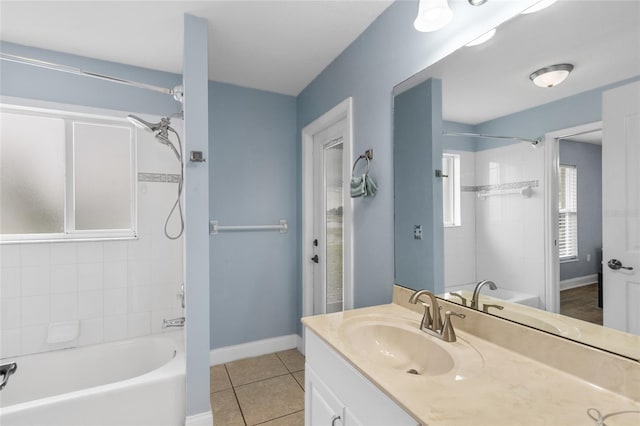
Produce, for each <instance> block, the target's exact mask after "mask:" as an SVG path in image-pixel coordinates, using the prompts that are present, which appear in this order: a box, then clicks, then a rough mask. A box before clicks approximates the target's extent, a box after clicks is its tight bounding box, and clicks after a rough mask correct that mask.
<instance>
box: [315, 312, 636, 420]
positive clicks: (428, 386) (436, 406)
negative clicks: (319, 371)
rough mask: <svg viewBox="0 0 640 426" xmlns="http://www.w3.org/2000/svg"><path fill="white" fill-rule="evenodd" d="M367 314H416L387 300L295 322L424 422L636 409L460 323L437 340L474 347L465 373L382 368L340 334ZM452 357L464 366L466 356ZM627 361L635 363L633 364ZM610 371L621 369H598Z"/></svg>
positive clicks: (410, 317)
mask: <svg viewBox="0 0 640 426" xmlns="http://www.w3.org/2000/svg"><path fill="white" fill-rule="evenodd" d="M367 316H369V317H371V318H377V319H378V320H380V319H384V318H385V317H387V318H389V319H393V318H399V319H402V320H404V321H405V322H407V321H409V322H412V323H415V325H416V327H418V324H419V322H420V319H421V315H420V314H419V313H417V312H414V311H412V310H409V309H407V308H404V307H402V306H400V305H398V304H394V303H392V304H388V305H380V306H374V307H370V308H363V309H356V310H352V311H345V312H338V313H334V314H329V315H319V316H314V317H306V318H303V320H302V321H303V323H304V325H305V326H306V327H308V328H309V329H310V330H312V331H313V332H314V333H316V334H317V335H318V336H320V337H321V338H322V339H323V340H324V341H325V342H326V343H328V344H329V345H330V346H331V347H333V348H334V349H335V350H336V351H337V352H338V353H339V354H340V355H341V356H342V357H344V358H345V359H346V360H347V361H348V362H349V363H350V364H351V365H353V366H354V367H355V368H356V369H357V370H359V371H360V372H361V373H362V374H363V375H364V376H365V377H367V378H368V379H369V380H370V381H371V382H373V383H374V384H375V385H376V386H377V387H378V388H380V389H381V390H382V391H383V392H384V393H385V394H387V395H388V396H389V397H390V398H391V399H393V400H394V401H396V402H397V403H398V404H399V405H400V406H401V407H403V408H404V409H405V410H406V411H407V412H408V413H410V414H411V415H412V416H413V417H415V418H416V419H418V420H419V421H420V422H421V423H422V424H424V425H461V426H471V425H511V426H513V425H526V426H529V425H531V426H533V425H591V424H594V422H593V420H591V419H590V418H589V417H588V415H587V409H589V408H591V407H594V408H597V409H598V410H599V411H600V412H601V413H602V414H607V413H610V412H614V411H620V410H640V402H639V401H634V400H632V399H630V398H628V397H625V396H623V395H619V394H616V393H614V392H611V391H608V390H605V389H603V388H601V387H598V386H596V385H594V384H591V383H589V382H588V381H585V380H583V379H581V378H578V377H576V376H573V375H570V374H568V373H565V372H563V371H561V370H558V369H555V368H553V367H550V366H548V365H546V364H544V363H542V362H538V361H535V360H533V359H531V358H528V357H525V356H523V355H520V354H518V353H516V352H512V351H510V350H507V349H505V348H503V347H501V346H498V345H495V344H493V343H491V342H489V341H486V340H483V339H481V338H479V337H476V336H474V335H472V334H470V333H466V332H464V331H460V330H457V331H456V334H457V335H458V342H455V343H444V342H442V344H444V345H454V347H455V346H456V345H457V347H460V348H463V347H464V348H469V347H471V348H473V349H475V351H477V353H479V354H480V358H481V362H480V364H478V362H477V361H478V355H477V353H476V354H475V355H471V352H467V354H469V356H471V357H473V358H474V359H473V360H471V359H470V360H469V361H470V362H473V365H474V368H473V371H472V372H470V371H469V370H470V369H469V368H467V369H466V371H464V373H462V374H458V373H457V372H456V371H458V370H456V368H457V367H454V370H453V371H452V372H449V373H447V374H442V375H436V376H420V375H412V374H406V373H404V372H402V371H398V370H397V369H392V368H385V367H381V366H380V365H378V364H376V363H375V362H372V361H371V359H370V358H369V357H367V356H366V355H365V354H362V353H358V352H357V351H354V350H353V347H352V346H351V345H350V343H349V342H348V339H346V337H345V333H344V328H345V324H347V323H349V322H353V321H354V318H356V317H367ZM430 338H432V337H430ZM432 339H433V338H432ZM462 353H464V351H463V352H462ZM603 356H606V355H603ZM463 358H464V356H463ZM458 361H459V362H460V364H459V365H460V366H462V367H464V366H465V359H459V360H458ZM594 368H597V367H594ZM631 368H640V364H638V367H635V366H632V367H631ZM463 370H464V368H463ZM463 370H459V371H463ZM612 373H613V374H625V372H624V371H617V372H607V371H603V372H602V374H612ZM638 386H640V383H638ZM639 419H640V415H638V414H628V415H621V416H616V417H611V418H609V419H607V425H610V426H614V425H634V426H637V425H638V424H640V423H638V420H639Z"/></svg>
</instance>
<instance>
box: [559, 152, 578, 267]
mask: <svg viewBox="0 0 640 426" xmlns="http://www.w3.org/2000/svg"><path fill="white" fill-rule="evenodd" d="M562 169H565V170H573V173H572V174H571V179H573V181H574V182H573V184H574V185H575V188H574V190H573V191H567V190H566V189H565V190H564V191H563V190H562V188H560V187H559V188H558V201H560V200H561V194H563V193H564V194H565V197H570V196H571V193H573V195H574V196H575V199H574V200H573V201H572V202H567V201H565V206H568V205H573V206H575V207H574V208H565V209H560V208H558V257H559V259H560V263H566V262H577V261H578V259H579V257H578V168H577V166H575V165H569V164H560V168H559V173H558V183H559V184H560V178H559V176H560V174H561V172H560V171H561V170H562ZM566 185H571V182H567V181H566V180H565V186H566ZM559 204H560V203H558V206H559ZM569 216H573V221H572V223H571V224H569V226H572V227H573V228H574V229H573V231H572V232H570V233H569V235H574V236H575V237H574V241H573V242H568V243H567V242H564V243H563V241H562V234H561V232H562V226H561V225H560V223H561V222H562V220H563V217H569ZM565 221H566V219H565ZM567 245H571V247H569V248H568V250H569V252H568V253H564V254H563V250H562V247H563V246H564V247H566V246H567ZM566 251H567V250H565V252H566Z"/></svg>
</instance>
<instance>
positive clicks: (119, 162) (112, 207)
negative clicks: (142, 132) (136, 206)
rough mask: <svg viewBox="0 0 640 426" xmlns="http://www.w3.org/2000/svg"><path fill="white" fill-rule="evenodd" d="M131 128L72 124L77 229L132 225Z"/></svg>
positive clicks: (113, 227)
mask: <svg viewBox="0 0 640 426" xmlns="http://www.w3.org/2000/svg"><path fill="white" fill-rule="evenodd" d="M131 148H132V147H131V129H130V128H128V127H119V126H111V125H100V124H94V123H78V122H76V123H74V125H73V153H74V160H73V164H74V188H75V191H74V195H75V228H76V230H96V229H129V228H131V198H132V197H131V195H132V194H131V163H130V159H131Z"/></svg>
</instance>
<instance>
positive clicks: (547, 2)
mask: <svg viewBox="0 0 640 426" xmlns="http://www.w3.org/2000/svg"><path fill="white" fill-rule="evenodd" d="M556 1H558V0H542V1H539V2H538V3H536V4H534V5H533V6H531V7H530V8H528V9H525V11H524V12H522V14H523V15H528V14H529V13H536V12H539V11H541V10H542V9H546V8H547V7H549V6H551V5H552V4H554V3H555V2H556Z"/></svg>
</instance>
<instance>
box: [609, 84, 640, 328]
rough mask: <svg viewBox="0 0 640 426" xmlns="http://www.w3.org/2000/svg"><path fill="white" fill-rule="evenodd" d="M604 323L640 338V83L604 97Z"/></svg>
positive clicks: (614, 90) (620, 88) (624, 87)
mask: <svg viewBox="0 0 640 426" xmlns="http://www.w3.org/2000/svg"><path fill="white" fill-rule="evenodd" d="M602 112H603V120H602V124H603V141H602V185H603V191H602V193H603V198H602V209H603V212H602V217H603V226H602V238H603V273H604V283H603V310H604V311H603V317H604V318H603V321H604V325H605V326H606V327H611V328H616V329H618V330H622V331H627V332H630V333H634V334H640V82H637V83H632V84H629V85H626V86H623V87H619V88H616V89H613V90H609V91H607V92H605V93H604V96H603V110H602Z"/></svg>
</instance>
